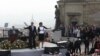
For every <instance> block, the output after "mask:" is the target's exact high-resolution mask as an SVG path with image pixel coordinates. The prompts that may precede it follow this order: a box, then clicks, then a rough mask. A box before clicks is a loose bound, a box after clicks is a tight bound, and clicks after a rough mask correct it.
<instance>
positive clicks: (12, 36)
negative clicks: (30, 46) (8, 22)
mask: <svg viewBox="0 0 100 56" xmlns="http://www.w3.org/2000/svg"><path fill="white" fill-rule="evenodd" d="M18 34H19V31H18V29H16V28H15V27H14V26H12V29H10V30H9V31H8V36H9V41H10V42H11V43H12V42H14V41H15V40H16V39H17V38H18Z"/></svg>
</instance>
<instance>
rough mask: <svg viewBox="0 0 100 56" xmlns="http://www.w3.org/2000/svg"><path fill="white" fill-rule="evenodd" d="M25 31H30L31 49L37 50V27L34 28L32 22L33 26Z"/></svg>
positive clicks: (32, 24)
mask: <svg viewBox="0 0 100 56" xmlns="http://www.w3.org/2000/svg"><path fill="white" fill-rule="evenodd" d="M25 29H28V30H29V38H28V40H29V48H30V49H32V47H34V48H36V42H35V39H36V34H37V32H36V26H34V23H33V22H31V25H30V26H28V27H26V28H25Z"/></svg>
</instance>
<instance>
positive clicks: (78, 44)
mask: <svg viewBox="0 0 100 56" xmlns="http://www.w3.org/2000/svg"><path fill="white" fill-rule="evenodd" d="M74 47H75V53H78V50H79V52H80V54H81V40H80V39H79V38H78V39H77V40H76V41H75V43H74Z"/></svg>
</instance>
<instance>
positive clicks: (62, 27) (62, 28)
mask: <svg viewBox="0 0 100 56" xmlns="http://www.w3.org/2000/svg"><path fill="white" fill-rule="evenodd" d="M60 30H61V36H62V37H64V36H65V26H64V25H63V24H61V25H60Z"/></svg>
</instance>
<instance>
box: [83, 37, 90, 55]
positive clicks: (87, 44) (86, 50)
mask: <svg viewBox="0 0 100 56" xmlns="http://www.w3.org/2000/svg"><path fill="white" fill-rule="evenodd" d="M84 44H85V54H88V52H89V40H88V38H86V40H85V41H84Z"/></svg>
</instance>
